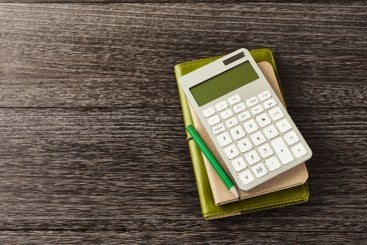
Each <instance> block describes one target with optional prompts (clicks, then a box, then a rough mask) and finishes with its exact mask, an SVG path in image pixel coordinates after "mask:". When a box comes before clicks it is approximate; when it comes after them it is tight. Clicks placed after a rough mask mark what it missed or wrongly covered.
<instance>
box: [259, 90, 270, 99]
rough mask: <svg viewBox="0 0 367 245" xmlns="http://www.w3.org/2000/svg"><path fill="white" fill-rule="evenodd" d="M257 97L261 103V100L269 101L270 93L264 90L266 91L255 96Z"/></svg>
mask: <svg viewBox="0 0 367 245" xmlns="http://www.w3.org/2000/svg"><path fill="white" fill-rule="evenodd" d="M257 97H259V99H260V100H261V101H263V100H266V99H269V98H270V97H271V93H270V92H269V90H266V91H264V92H262V93H260V94H259V96H257Z"/></svg>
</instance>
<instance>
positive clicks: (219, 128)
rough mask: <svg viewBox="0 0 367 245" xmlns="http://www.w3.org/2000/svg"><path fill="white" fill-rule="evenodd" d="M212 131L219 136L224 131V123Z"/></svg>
mask: <svg viewBox="0 0 367 245" xmlns="http://www.w3.org/2000/svg"><path fill="white" fill-rule="evenodd" d="M212 131H213V133H214V134H219V133H220V132H223V131H224V125H223V123H220V124H218V125H215V126H214V127H212Z"/></svg>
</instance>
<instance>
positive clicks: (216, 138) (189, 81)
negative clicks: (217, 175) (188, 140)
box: [179, 48, 312, 191]
mask: <svg viewBox="0 0 367 245" xmlns="http://www.w3.org/2000/svg"><path fill="white" fill-rule="evenodd" d="M179 84H180V86H181V87H182V89H183V91H184V93H185V95H186V97H187V99H188V101H189V103H190V104H191V106H192V108H193V109H194V110H195V112H196V114H197V115H198V118H199V120H200V121H201V123H202V124H203V126H204V128H205V130H207V132H208V134H209V137H210V138H211V140H212V142H213V144H214V147H215V148H216V150H217V151H218V153H219V155H220V156H221V158H222V159H223V161H224V162H223V164H225V165H226V167H227V168H228V170H229V172H230V175H231V176H232V179H233V180H234V181H235V183H236V184H237V186H238V187H239V188H240V189H242V190H244V191H248V190H250V189H252V188H254V187H256V186H258V185H260V184H262V183H264V182H266V181H267V180H269V179H271V178H273V177H275V176H277V175H279V174H281V173H283V172H285V171H287V170H289V169H290V168H293V167H295V166H297V165H299V164H301V163H303V162H304V161H306V160H308V159H309V158H311V156H312V151H311V149H310V147H309V146H308V144H307V143H306V141H305V140H304V138H303V137H302V135H301V133H300V132H299V130H298V129H297V127H296V125H295V124H294V122H293V120H292V119H291V117H290V116H289V114H288V112H287V110H286V109H285V108H284V106H283V104H282V103H281V101H280V100H279V99H278V97H277V95H276V94H275V92H274V90H273V89H272V87H271V85H270V84H269V82H268V81H267V79H266V78H265V76H264V74H263V73H262V71H261V70H260V68H259V67H258V65H257V64H256V62H255V60H254V59H253V57H252V56H251V54H250V53H249V51H248V50H247V49H244V48H242V49H239V50H237V51H235V52H232V53H230V54H228V55H226V56H224V57H222V58H220V59H217V60H215V61H213V62H211V63H209V64H207V65H205V66H203V67H201V68H199V69H197V70H194V71H192V72H190V73H188V74H186V75H185V76H182V77H181V78H180V80H179Z"/></svg>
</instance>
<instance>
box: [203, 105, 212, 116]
mask: <svg viewBox="0 0 367 245" xmlns="http://www.w3.org/2000/svg"><path fill="white" fill-rule="evenodd" d="M214 113H215V110H214V108H213V106H211V107H209V108H207V109H205V110H203V115H204V117H210V116H211V115H214Z"/></svg>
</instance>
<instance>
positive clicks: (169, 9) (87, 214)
mask: <svg viewBox="0 0 367 245" xmlns="http://www.w3.org/2000/svg"><path fill="white" fill-rule="evenodd" d="M218 2H219V1H218ZM366 35H367V4H366V1H356V2H353V3H350V2H349V1H334V2H333V1H329V2H328V3H324V2H323V1H316V2H308V3H303V1H300V2H299V3H291V4H287V3H271V2H259V3H212V4H210V3H200V4H199V3H182V4H178V3H176V4H175V3H163V4H162V3H161V4H158V3H156V4H131V3H124V4H108V5H103V4H27V3H25V4H14V3H1V4H0V166H1V171H0V241H1V242H0V243H1V244H15V243H41V244H55V243H56V244H59V243H85V244H96V243H106V244H131V243H139V242H140V243H148V244H151V243H153V244H157V243H158V244H160V243H165V244H170V243H191V242H205V243H218V244H222V243H229V242H236V243H247V242H248V243H254V242H259V243H258V244H263V243H277V242H282V243H283V242H285V243H302V242H313V244H320V243H321V242H322V243H326V242H330V243H338V244H353V243H355V244H358V243H362V242H363V241H366V239H367V234H366V231H367V224H366V221H367V211H366V208H367V207H366V204H367V193H366V190H367V183H366V179H367V178H366V174H367V171H366V170H367V153H366V149H367V142H366V138H367V120H366V119H367V109H366V108H367V106H366V98H367V83H366V69H367V54H366V51H367V41H366V37H367V36H366ZM240 47H247V48H248V49H253V48H259V47H268V48H271V49H272V50H273V51H274V53H275V55H276V61H277V64H278V69H279V73H280V78H281V82H282V84H283V86H284V91H285V95H286V99H287V103H288V106H289V111H290V114H291V115H292V116H293V118H294V120H295V122H296V123H297V124H298V126H299V128H300V130H301V131H302V133H303V134H304V136H305V138H306V140H307V141H308V142H309V144H310V146H311V148H312V149H313V152H314V156H313V158H312V159H311V160H310V161H309V162H308V164H307V166H308V169H309V174H310V178H309V182H308V183H309V187H310V200H309V202H307V203H305V204H302V205H296V206H291V207H286V208H280V209H274V210H269V211H263V212H257V213H252V214H246V215H241V216H236V217H232V218H227V219H222V220H217V221H211V222H208V221H204V220H203V219H202V217H201V213H200V208H199V200H198V196H197V190H196V185H195V179H194V175H193V170H192V166H191V162H190V157H189V152H188V148H187V144H186V141H185V133H184V127H183V120H182V115H181V108H180V104H179V101H178V94H177V87H176V82H175V77H174V73H173V66H174V65H175V64H176V63H179V62H182V61H187V60H192V59H197V58H200V57H208V56H213V55H221V54H225V53H227V52H230V51H232V50H235V49H237V48H240Z"/></svg>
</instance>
